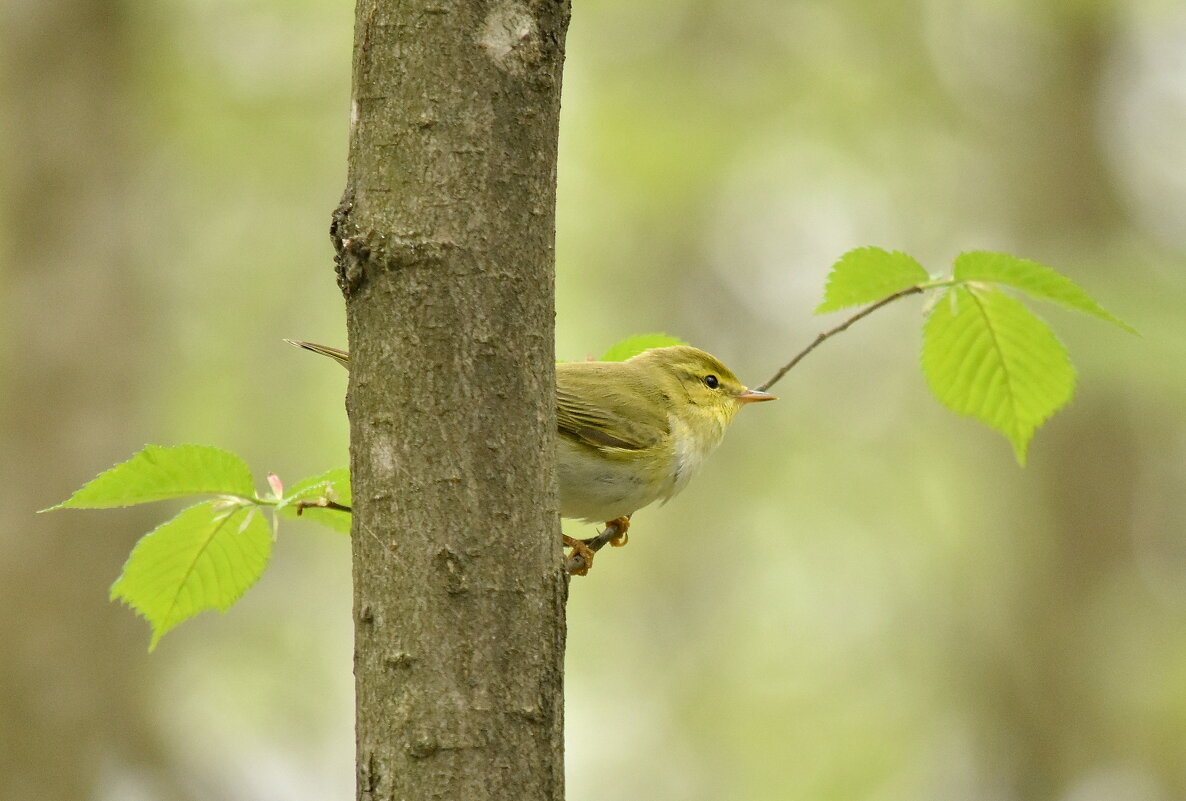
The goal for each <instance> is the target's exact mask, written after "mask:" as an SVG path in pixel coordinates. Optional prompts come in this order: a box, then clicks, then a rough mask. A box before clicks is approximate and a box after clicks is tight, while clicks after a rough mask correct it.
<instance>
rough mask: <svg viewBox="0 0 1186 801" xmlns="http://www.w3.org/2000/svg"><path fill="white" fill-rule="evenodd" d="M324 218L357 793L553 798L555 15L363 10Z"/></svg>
mask: <svg viewBox="0 0 1186 801" xmlns="http://www.w3.org/2000/svg"><path fill="white" fill-rule="evenodd" d="M356 13H357V16H356V21H355V43H354V89H353V102H352V109H351V112H352V113H351V137H350V154H349V168H348V177H347V185H346V193H345V196H344V198H343V201H342V204H341V206H340V207H339V208H338V210H337V212H336V213H335V215H334V223H333V230H332V236H333V239H334V245H335V247H336V248H337V252H338V255H337V269H338V278H339V285H340V286H341V288H342V292H343V294H344V295H345V297H346V311H347V325H348V329H349V341H350V349H351V352H352V356H351V368H350V388H349V392H348V396H347V411H348V412H349V415H350V436H351V470H352V474H353V484H354V533H353V547H354V585H355V589H354V593H355V594H354V615H355V630H356V634H355V679H356V690H357V707H358V722H357V747H358V754H357V760H358V761H357V779H358V798H360V799H370V798H384V799H387V798H396V799H404V798H406V799H428V798H458V799H461V798H464V799H478V798H482V799H514V801H524V799H556V800H557V801H558V800H559V799H562V798H563V795H564V783H563V746H562V736H563V734H562V731H563V695H562V678H563V656H564V602H565V597H566V592H567V584H566V577H565V575H564V573H563V570H562V553H561V546H560V531H559V522H558V518H557V498H556V486H555V481H556V479H555V465H554V461H555V454H554V447H555V445H554V439H555V430H556V424H555V410H554V385H555V365H554V356H553V350H554V349H553V316H554V310H553V309H554V304H553V278H554V265H553V240H554V229H555V214H554V209H555V180H556V138H557V129H558V117H559V98H560V78H561V68H562V64H563V56H564V37H565V31H566V28H567V24H568V14H569V8H568V2H567V0H504V1H503V2H479V1H478V0H468V1H465V2H461V1H459V0H405V2H402V3H400V4H398V5H397V4H396V3H394V2H392V1H391V0H360V2H359V4H358V8H357V12H356Z"/></svg>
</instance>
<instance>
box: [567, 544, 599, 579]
mask: <svg viewBox="0 0 1186 801" xmlns="http://www.w3.org/2000/svg"><path fill="white" fill-rule="evenodd" d="M561 536H563V537H564V544H565V545H567V546H569V547H570V548H572V553H571V554H569V556H568V561H569V562H570V563H571V562H573V560H575V559H576V557H578V556H579V557H580V558H581V562H583V564H581V566H580V568H579V569H577V570H571V569H570V570H569V571H568V572H569V573H571V574H572V575H574V576H585V575H588V573H589V568H591V567H592V566H593V549H592V548H590V547H589V546H588V544H587V543H585V541H584V540H578V539H576V538H574V537H570V536H568V535H567V534H563V535H561Z"/></svg>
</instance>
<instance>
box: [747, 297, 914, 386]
mask: <svg viewBox="0 0 1186 801" xmlns="http://www.w3.org/2000/svg"><path fill="white" fill-rule="evenodd" d="M925 288H926V287H924V286H922V285H921V284H918V285H915V286H911V287H907V288H906V289H900V290H898V291H897V292H895V293H894V294H892V295H887V296H886V297H884V298H882V299H881V300H879V301H877V302H876V303H874V304H873V305H871V306H866V307H865V308H863V309H861V310H860V311H859V312H857V313H856V314H854V315H853V316H852V317H849V318H848V319H847V320H845V321H844V322H843V323H841V324H840V325H838V326H836V327H835V328H833V329H831V330H829V331H825V332H824V333H822V334H820V335H819V336H817V337H816V338H815V340H814V341H813V342H812V343H811V344H810V345H808V346H807V347H806V348H804V349H803V350H801V351H799V353H798V354H797V355H796V356H795V358H793V359H791V360H790V361H789V362H787V363H786V364H784V365H783V366H782V367H781V368H779V370H778V372H777V373H775V374H774V377H773V378H771V379H770V380H769V381H767V382H766V383H765V384H761V385H760V386H758V387H755V389H757V390H758V391H759V392H765V391H766V390H768V389H770V387H772V386H774V383H775V382H776V381H778V380H779V379H780V378H782V377H783V376H784V375H786V374H787V373H788V372H790V369H791V368H792V367H794V366H795V365H796V364H798V363H799V362H801V361H803V357H805V356H806V355H807V354H809V353H811V352H812V351H813V350H815V349H816V348H817V347H819V346H820V345H821V344H823V342H824V340H826V339H828V338H829V337H833V336H835V335H836V334H839V333H840V332H841V331H843V330H845V329H846V328H848V327H849V326H850V325H852V324H853V323H855V322H856V321H857V320H859V319H861V318H862V317H867V316H869V315H870V314H872V313H873V312H875V311H877V310H878V309H880V308H881V307H882V306H885V305H886V304H889V303H893V302H894V301H895V300H898V299H899V298H904V297H906V296H907V295H917V294H919V293H921V292H922V291H923V290H924V289H925Z"/></svg>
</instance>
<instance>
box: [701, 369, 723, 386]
mask: <svg viewBox="0 0 1186 801" xmlns="http://www.w3.org/2000/svg"><path fill="white" fill-rule="evenodd" d="M704 385H705V386H706V387H708V388H709V389H716V388H717V387H719V386H720V385H721V382H720V381H718V380H717V377H716V376H715V375H712V374H711V373H710V374H708V375H706V376H704Z"/></svg>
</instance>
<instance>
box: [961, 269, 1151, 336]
mask: <svg viewBox="0 0 1186 801" xmlns="http://www.w3.org/2000/svg"><path fill="white" fill-rule="evenodd" d="M953 277H954V278H955V279H956V280H957V281H983V282H988V283H996V284H1004V285H1005V286H1010V287H1013V288H1014V289H1020V290H1021V291H1022V292H1025V293H1026V294H1028V295H1030V296H1031V297H1035V298H1039V299H1042V300H1050V301H1054V302H1055V303H1058V304H1060V305H1062V306H1065V307H1067V308H1068V309H1074V310H1075V311H1081V312H1086V313H1087V314H1091V315H1094V316H1096V317H1098V318H1100V319H1101V320H1107V321H1108V322H1109V323H1112V324H1113V325H1116V326H1119V327H1120V328H1123V329H1124V330H1125V331H1128V332H1129V333H1132V334H1135V333H1137V330H1136V329H1135V328H1133V327H1132V326H1131V325H1129V324H1128V323H1126V322H1124V321H1123V320H1121V319H1120V318H1119V317H1116V316H1114V315H1113V314H1111V313H1109V312H1108V311H1107V310H1106V309H1104V308H1103V307H1102V306H1100V305H1099V304H1098V303H1096V302H1095V299H1094V298H1092V297H1091V296H1090V295H1088V294H1087V293H1086V292H1084V291H1083V289H1082V288H1080V287H1079V285H1078V284H1076V283H1075V282H1074V281H1072V280H1071V279H1070V278H1067V277H1066V276H1065V275H1062V274H1060V273H1057V272H1055V271H1054V270H1052V269H1050V268H1049V267H1047V266H1045V265H1044V264H1039V263H1038V262H1036V261H1030V260H1029V259H1019V258H1017V257H1016V256H1010V255H1009V254H1007V253H990V252H988V251H983V250H974V251H969V252H967V253H961V254H960V255H959V256H957V257H956V259H955V270H954V273H953Z"/></svg>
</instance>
